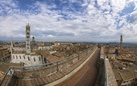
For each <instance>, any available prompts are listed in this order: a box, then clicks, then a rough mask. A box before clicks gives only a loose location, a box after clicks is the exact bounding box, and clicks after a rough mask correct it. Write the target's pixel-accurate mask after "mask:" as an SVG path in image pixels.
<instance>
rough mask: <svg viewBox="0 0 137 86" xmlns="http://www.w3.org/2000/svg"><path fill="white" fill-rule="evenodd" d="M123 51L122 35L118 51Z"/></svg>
mask: <svg viewBox="0 0 137 86" xmlns="http://www.w3.org/2000/svg"><path fill="white" fill-rule="evenodd" d="M122 49H123V38H122V35H121V36H120V51H122Z"/></svg>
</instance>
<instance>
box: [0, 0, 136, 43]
mask: <svg viewBox="0 0 137 86" xmlns="http://www.w3.org/2000/svg"><path fill="white" fill-rule="evenodd" d="M22 3H23V4H24V3H26V4H25V6H23V4H22ZM22 3H21V2H20V1H17V0H5V1H4V0H1V1H0V38H1V40H3V39H2V38H3V37H5V38H6V39H7V40H10V39H11V38H14V39H19V38H21V39H22V40H25V26H26V24H27V23H28V22H29V23H30V25H31V36H35V37H36V40H41V41H119V36H120V34H123V35H125V37H126V38H125V41H130V42H132V41H134V40H133V39H137V37H136V35H137V30H136V28H137V25H136V19H137V15H136V14H137V11H136V7H137V5H136V1H135V0H63V1H62V0H58V1H56V2H55V0H47V1H35V2H33V3H32V2H29V1H28V2H22ZM126 10H128V11H126ZM127 37H129V38H127ZM130 38H131V40H130ZM134 42H135V41H134Z"/></svg>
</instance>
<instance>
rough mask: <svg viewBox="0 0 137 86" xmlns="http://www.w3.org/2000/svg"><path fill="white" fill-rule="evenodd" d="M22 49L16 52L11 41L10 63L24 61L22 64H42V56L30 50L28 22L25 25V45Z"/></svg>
mask: <svg viewBox="0 0 137 86" xmlns="http://www.w3.org/2000/svg"><path fill="white" fill-rule="evenodd" d="M33 41H34V39H33ZM22 50H25V51H24V52H18V50H17V49H16V50H14V47H13V43H11V63H24V66H33V65H41V64H44V57H42V56H41V55H38V54H37V53H35V52H33V51H32V50H31V44H30V25H29V24H28V25H27V26H26V47H25V48H22Z"/></svg>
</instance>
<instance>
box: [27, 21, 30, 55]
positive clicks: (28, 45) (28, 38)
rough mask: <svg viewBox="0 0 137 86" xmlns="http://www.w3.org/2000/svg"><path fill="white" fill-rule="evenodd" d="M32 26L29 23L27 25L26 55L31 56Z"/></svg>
mask: <svg viewBox="0 0 137 86" xmlns="http://www.w3.org/2000/svg"><path fill="white" fill-rule="evenodd" d="M30 53H31V49H30V25H29V23H28V24H27V25H26V54H28V55H29V54H30Z"/></svg>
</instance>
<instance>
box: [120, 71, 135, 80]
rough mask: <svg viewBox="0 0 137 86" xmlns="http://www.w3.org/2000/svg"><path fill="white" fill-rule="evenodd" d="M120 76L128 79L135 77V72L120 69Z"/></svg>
mask: <svg viewBox="0 0 137 86" xmlns="http://www.w3.org/2000/svg"><path fill="white" fill-rule="evenodd" d="M120 76H121V77H122V79H123V80H130V79H134V78H136V76H135V72H134V71H133V70H123V71H120Z"/></svg>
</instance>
